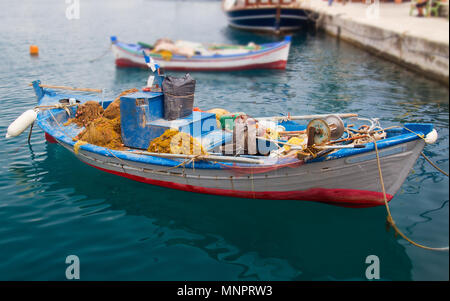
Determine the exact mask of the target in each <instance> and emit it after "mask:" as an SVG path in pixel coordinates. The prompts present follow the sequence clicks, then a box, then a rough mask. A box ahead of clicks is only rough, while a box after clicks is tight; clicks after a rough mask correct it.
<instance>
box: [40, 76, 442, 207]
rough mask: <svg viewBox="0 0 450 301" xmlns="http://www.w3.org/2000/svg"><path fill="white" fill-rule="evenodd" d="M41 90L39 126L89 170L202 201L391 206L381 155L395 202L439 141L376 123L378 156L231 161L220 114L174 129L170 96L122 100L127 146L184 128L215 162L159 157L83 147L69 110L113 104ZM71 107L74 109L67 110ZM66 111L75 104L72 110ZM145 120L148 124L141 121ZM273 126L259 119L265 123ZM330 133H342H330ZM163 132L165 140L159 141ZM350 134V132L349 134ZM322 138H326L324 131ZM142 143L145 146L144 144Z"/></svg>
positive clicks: (351, 149)
mask: <svg viewBox="0 0 450 301" xmlns="http://www.w3.org/2000/svg"><path fill="white" fill-rule="evenodd" d="M33 87H34V89H35V92H36V95H37V98H38V107H40V108H45V109H42V110H40V111H39V112H38V114H37V119H36V122H37V124H38V125H39V126H40V127H41V128H42V130H43V131H44V132H45V134H46V137H47V139H48V140H49V141H52V142H56V143H58V144H60V145H62V146H63V147H64V148H66V149H67V150H68V151H70V152H71V153H73V154H74V155H75V156H76V157H77V158H78V159H80V160H81V161H82V162H84V163H86V164H88V165H90V166H92V167H95V168H97V169H99V170H102V171H105V172H108V173H111V174H115V175H118V176H122V177H125V178H129V179H132V180H135V181H139V182H143V183H147V184H151V185H157V186H163V187H167V188H172V189H178V190H184V191H190V192H196V193H206V194H215V195H223V196H230V197H241V198H256V199H273V200H306V201H316V202H322V203H328V204H333V205H338V206H345V207H372V206H378V205H383V204H384V198H383V193H382V191H381V188H380V181H379V178H378V166H377V159H376V157H377V154H378V155H379V157H380V160H381V167H382V173H383V178H384V183H385V187H386V190H385V191H386V196H387V199H388V200H390V199H392V197H393V196H394V195H395V193H396V192H397V191H398V190H399V188H400V187H401V185H402V184H403V182H404V181H405V179H406V177H407V176H408V174H409V172H410V170H411V168H412V167H413V165H414V163H415V162H416V160H417V158H418V156H419V155H420V152H421V151H422V150H423V148H424V146H425V143H426V141H429V142H433V141H434V140H435V139H437V136H436V131H435V130H433V126H432V125H431V124H413V123H411V124H405V125H404V126H399V127H390V128H386V129H381V130H376V131H375V130H374V129H375V128H374V127H373V120H372V121H371V122H372V126H371V129H370V130H371V131H372V133H377V132H383V133H384V136H382V137H381V138H380V139H379V140H378V141H376V146H377V149H375V144H374V142H371V141H370V140H368V141H366V142H364V143H363V144H362V145H360V146H359V147H356V146H355V145H353V144H337V143H336V144H326V145H323V146H321V147H322V148H321V149H322V151H320V152H318V153H315V154H314V155H313V156H306V157H303V158H302V159H300V158H299V157H286V158H275V157H273V156H271V155H270V156H267V155H240V156H237V155H233V156H227V155H223V154H221V153H218V152H217V149H218V147H222V146H223V144H224V143H226V142H227V141H229V140H230V133H229V132H227V131H226V130H224V129H220V128H217V127H216V126H214V124H216V120H215V118H214V114H211V113H202V112H195V111H194V112H192V114H191V115H189V116H187V117H185V118H180V119H178V120H173V121H168V120H165V119H164V115H163V113H162V112H161V110H160V109H158V108H160V107H161V106H162V102H163V101H164V100H163V99H164V97H163V94H162V93H158V92H136V93H135V94H130V95H127V96H126V97H125V96H124V97H122V98H121V115H122V116H121V122H122V137H123V138H126V137H124V136H126V135H129V134H128V133H124V130H126V128H129V129H130V128H131V129H132V131H131V132H130V133H131V134H132V135H137V134H139V129H141V130H144V129H145V131H146V132H145V133H146V135H150V136H151V135H153V136H152V137H156V136H158V135H160V133H161V132H162V130H164V129H169V128H174V127H175V128H178V129H180V131H182V130H183V128H184V130H185V131H187V132H190V133H191V134H192V135H193V136H196V137H197V138H198V139H199V141H201V144H202V145H203V146H204V147H205V149H207V150H208V151H209V152H210V154H209V155H176V154H167V153H151V152H148V151H145V150H142V149H146V144H145V142H144V147H138V148H134V147H125V148H124V149H121V150H117V149H109V148H105V147H100V146H96V145H93V144H88V143H83V144H80V143H79V142H78V141H77V140H76V139H74V137H77V135H78V134H79V133H80V131H82V129H83V128H79V127H76V126H75V125H73V124H72V125H68V126H65V125H64V124H65V122H66V121H67V120H68V118H69V116H68V113H67V110H69V111H71V112H72V113H74V110H75V111H76V107H77V106H79V105H81V104H83V103H86V101H88V100H96V101H97V102H98V103H99V104H101V106H103V108H106V107H108V105H109V104H110V103H111V100H108V101H107V100H103V99H101V98H100V97H97V98H96V97H93V96H83V95H69V94H65V93H57V92H55V91H54V90H52V89H48V88H44V87H43V85H41V84H40V82H39V81H35V82H33ZM67 99H69V100H70V99H72V101H71V102H67ZM75 100H76V101H75ZM64 103H71V104H70V107H67V106H65V105H64ZM122 103H123V106H126V104H127V103H128V104H130V105H132V106H136V107H134V108H135V109H133V110H134V111H136V108H137V106H139V108H140V109H139V110H141V112H143V113H142V114H143V115H142V116H141V117H139V118H137V120H139V122H138V123H137V124H134V125H130V124H129V120H130V118H129V117H130V116H128V117H125V115H124V114H125V112H127V110H129V109H127V108H126V107H122ZM133 110H129V112H132V111H133ZM340 116H342V117H345V116H347V115H340ZM348 116H353V115H348ZM319 117H320V118H323V119H327V118H326V116H300V117H295V116H284V117H278V118H275V119H278V121H279V125H280V126H282V128H283V130H284V131H286V132H291V133H297V132H305V131H306V132H308V133H310V132H311V133H314V131H311V130H310V129H311V128H310V123H311V122H312V121H311V122H310V123H308V127H306V126H305V125H303V124H301V122H299V121H298V120H305V119H313V121H314V120H315V122H316V123H317V124H318V125H320V124H323V122H322V121H317V118H319ZM142 118H144V119H143V120H144V121H145V122H144V123H142V122H141V121H140V120H142ZM211 118H212V119H211ZM320 118H319V119H320ZM333 118H334V119H336V117H333ZM333 118H331V119H333ZM265 119H266V118H257V120H260V121H262V120H265ZM268 119H270V120H275V119H274V118H268ZM208 120H209V121H211V120H212V121H213V123H209V124H210V125H212V127H211V128H210V129H209V127H207V128H208V130H204V129H205V126H204V125H205V124H206V123H207V121H208ZM321 120H322V119H321ZM361 120H363V119H361ZM375 121H376V119H375ZM321 122H322V123H321ZM313 123H314V122H313ZM139 124H141V125H140V127H139ZM196 127H199V128H201V130H200V133H198V134H195V133H193V132H192V129H194V128H196ZM326 127H327V126H325V128H326ZM339 127H340V126H337V128H339ZM367 127H369V126H367ZM330 128H336V126H333V127H332V126H331V125H330ZM156 129H158V130H159V131H160V132H158V133H155V132H154V131H155V130H156ZM348 130H349V128H348V127H346V131H348ZM315 131H316V133H318V132H320V131H319V128H317V129H316V130H315ZM321 133H322V132H321ZM368 133H369V132H368ZM308 135H309V134H308ZM152 137H150V138H149V137H148V136H146V140H145V141H148V143H150V140H151V139H153V138H152ZM213 137H216V138H214V139H213ZM373 137H375V136H373ZM140 138H142V136H140ZM308 139H309V138H308ZM314 139H315V138H314ZM318 139H322V138H320V137H319V138H318ZM347 139H350V138H349V137H347ZM123 140H124V141H125V139H123ZM341 140H345V138H344V139H341ZM139 141H140V142H139V143H142V139H140V140H139ZM314 141H315V140H314ZM337 141H338V140H335V142H337ZM216 142H218V143H216ZM280 143H282V142H280ZM333 145H334V146H333ZM276 147H280V146H279V145H278V146H276ZM328 148H330V149H328ZM325 150H326V151H325ZM271 154H272V152H271Z"/></svg>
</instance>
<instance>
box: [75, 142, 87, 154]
mask: <svg viewBox="0 0 450 301" xmlns="http://www.w3.org/2000/svg"><path fill="white" fill-rule="evenodd" d="M85 144H88V143H87V142H86V141H83V140H78V141H77V142H76V143H75V144H74V145H73V152H74V153H75V155H78V151H79V150H80V146H82V145H85Z"/></svg>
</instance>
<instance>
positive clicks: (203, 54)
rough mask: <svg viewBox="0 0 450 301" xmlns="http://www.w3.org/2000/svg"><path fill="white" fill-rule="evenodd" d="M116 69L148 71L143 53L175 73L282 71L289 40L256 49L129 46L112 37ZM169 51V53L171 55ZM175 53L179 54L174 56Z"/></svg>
mask: <svg viewBox="0 0 450 301" xmlns="http://www.w3.org/2000/svg"><path fill="white" fill-rule="evenodd" d="M111 43H112V51H113V53H114V57H115V62H116V66H117V67H137V68H147V65H146V64H144V63H143V62H144V55H143V53H142V52H143V51H144V52H145V53H146V54H147V55H149V56H151V57H152V58H153V59H154V60H155V61H156V62H157V63H158V64H159V65H160V66H161V67H163V68H164V69H167V70H178V71H236V70H248V69H285V68H286V63H287V60H288V55H289V48H290V45H291V37H290V36H287V37H285V38H284V40H283V41H280V42H275V43H266V44H260V45H256V44H254V43H249V44H248V45H224V44H204V43H193V42H187V41H177V42H176V43H172V44H171V45H169V46H171V47H166V48H164V47H160V48H161V50H159V51H155V50H158V49H155V48H156V47H155V46H154V45H149V44H147V43H142V42H138V43H137V44H128V43H123V42H120V41H119V40H118V39H117V38H116V37H114V36H113V37H111ZM171 50H172V51H171ZM177 50H180V51H179V54H177Z"/></svg>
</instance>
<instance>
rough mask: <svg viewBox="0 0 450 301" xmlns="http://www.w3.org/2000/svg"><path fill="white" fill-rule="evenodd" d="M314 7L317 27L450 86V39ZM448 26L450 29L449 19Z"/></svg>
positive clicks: (312, 8)
mask: <svg viewBox="0 0 450 301" xmlns="http://www.w3.org/2000/svg"><path fill="white" fill-rule="evenodd" d="M310 9H311V11H313V12H315V13H316V14H317V15H318V17H317V19H316V27H317V28H318V29H319V30H324V31H325V32H326V33H328V34H330V35H332V36H335V37H336V38H338V39H341V40H344V41H347V42H349V43H351V44H354V45H356V46H358V47H361V48H364V49H366V50H367V51H369V52H371V53H372V54H374V55H377V56H379V57H382V58H384V59H388V60H390V61H393V62H395V63H397V64H400V65H402V66H404V67H406V68H408V69H410V70H412V71H415V72H418V73H420V74H422V75H424V76H426V77H428V78H431V79H433V80H436V81H439V82H441V83H442V84H444V85H447V87H448V85H449V44H448V40H447V41H445V40H444V41H439V40H436V39H429V38H427V36H426V35H424V34H422V35H421V34H420V33H419V34H417V32H414V31H408V30H403V31H402V32H399V30H398V29H393V28H390V27H389V26H380V24H370V22H367V21H366V20H364V19H363V18H359V19H358V18H352V16H351V15H348V14H336V13H335V12H333V11H328V10H327V9H320V8H316V7H311V8H310ZM411 18H413V17H411ZM400 19H401V18H400ZM399 22H401V20H399ZM377 23H379V22H377ZM446 26H447V28H448V22H447V24H446ZM391 27H392V26H391ZM410 32H413V34H411V33H410Z"/></svg>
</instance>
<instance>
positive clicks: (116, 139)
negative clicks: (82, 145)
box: [65, 89, 139, 149]
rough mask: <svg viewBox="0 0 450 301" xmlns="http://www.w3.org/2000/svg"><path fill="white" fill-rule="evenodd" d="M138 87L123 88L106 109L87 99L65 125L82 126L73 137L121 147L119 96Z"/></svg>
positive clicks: (101, 144)
mask: <svg viewBox="0 0 450 301" xmlns="http://www.w3.org/2000/svg"><path fill="white" fill-rule="evenodd" d="M138 91H139V90H138V89H129V90H125V91H123V92H122V93H120V94H119V96H117V98H116V99H115V100H114V101H113V102H111V103H110V104H109V106H108V107H107V108H106V110H103V108H102V107H101V105H100V104H99V103H98V102H96V101H87V102H86V103H84V104H81V105H79V106H78V109H77V115H76V116H75V118H72V119H69V121H68V122H66V124H65V125H68V124H70V123H72V122H73V123H75V124H77V125H79V126H84V127H85V128H84V130H83V131H81V132H80V133H79V134H78V135H77V137H76V138H75V139H78V140H80V141H85V142H87V143H90V144H93V145H97V146H102V147H106V148H110V149H123V148H124V145H123V142H122V133H121V127H120V97H122V96H124V95H127V94H130V93H135V92H138Z"/></svg>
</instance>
